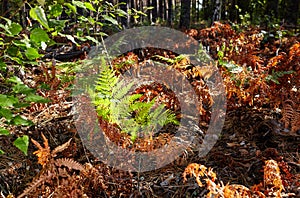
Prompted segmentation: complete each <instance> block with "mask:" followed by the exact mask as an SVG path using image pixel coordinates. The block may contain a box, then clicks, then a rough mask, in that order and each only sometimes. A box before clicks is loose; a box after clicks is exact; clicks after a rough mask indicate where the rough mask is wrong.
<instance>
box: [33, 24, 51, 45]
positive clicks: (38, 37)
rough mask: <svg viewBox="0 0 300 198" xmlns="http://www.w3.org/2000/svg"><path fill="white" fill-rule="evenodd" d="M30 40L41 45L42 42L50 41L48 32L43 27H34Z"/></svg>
mask: <svg viewBox="0 0 300 198" xmlns="http://www.w3.org/2000/svg"><path fill="white" fill-rule="evenodd" d="M30 40H31V41H32V42H35V43H37V44H38V45H39V46H41V42H45V43H47V42H48V41H50V38H49V36H48V34H47V33H46V32H45V31H44V30H43V29H41V28H34V29H33V30H31V32H30Z"/></svg>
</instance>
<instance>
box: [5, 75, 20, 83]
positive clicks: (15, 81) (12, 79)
mask: <svg viewBox="0 0 300 198" xmlns="http://www.w3.org/2000/svg"><path fill="white" fill-rule="evenodd" d="M8 82H11V83H16V84H23V82H22V80H21V79H20V78H18V77H17V76H12V77H10V78H9V79H8Z"/></svg>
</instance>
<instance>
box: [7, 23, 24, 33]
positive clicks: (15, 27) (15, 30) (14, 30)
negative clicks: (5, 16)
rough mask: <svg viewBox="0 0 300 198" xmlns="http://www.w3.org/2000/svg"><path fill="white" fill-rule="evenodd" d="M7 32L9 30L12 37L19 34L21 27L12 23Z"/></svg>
mask: <svg viewBox="0 0 300 198" xmlns="http://www.w3.org/2000/svg"><path fill="white" fill-rule="evenodd" d="M8 30H9V32H10V34H11V35H12V36H15V35H18V34H19V33H20V32H21V30H22V26H21V25H20V24H18V23H12V24H11V25H10V26H9V28H8Z"/></svg>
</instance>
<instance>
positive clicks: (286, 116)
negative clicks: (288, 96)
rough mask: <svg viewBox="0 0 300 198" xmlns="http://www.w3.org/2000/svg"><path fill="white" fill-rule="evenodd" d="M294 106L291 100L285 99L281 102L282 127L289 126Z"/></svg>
mask: <svg viewBox="0 0 300 198" xmlns="http://www.w3.org/2000/svg"><path fill="white" fill-rule="evenodd" d="M294 106H295V103H294V102H293V101H292V100H286V101H284V103H283V110H282V119H281V120H282V121H283V123H284V128H286V129H287V128H289V127H290V125H291V122H292V119H293V117H294Z"/></svg>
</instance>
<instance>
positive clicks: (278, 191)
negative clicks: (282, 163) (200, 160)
mask: <svg viewBox="0 0 300 198" xmlns="http://www.w3.org/2000/svg"><path fill="white" fill-rule="evenodd" d="M188 175H190V176H194V177H195V178H196V181H197V183H198V185H199V186H200V187H203V186H204V185H203V184H202V182H201V181H200V179H201V178H203V177H204V179H203V180H204V181H205V183H206V188H207V189H208V190H209V192H208V194H207V195H206V197H207V198H208V197H216V198H237V197H238V198H239V197H240V198H266V197H276V198H279V197H282V191H283V190H284V187H283V183H282V180H281V177H280V169H279V166H278V164H277V162H276V161H274V160H267V161H266V162H265V167H264V182H263V184H262V183H261V184H260V185H256V186H255V187H253V188H252V190H250V189H249V188H247V187H245V186H243V185H239V184H231V185H229V184H227V185H224V184H223V183H222V181H221V182H219V183H216V182H215V180H216V174H215V173H214V172H212V169H211V168H206V167H205V166H204V165H200V164H196V163H193V164H189V165H188V166H187V167H186V169H185V171H184V173H183V179H184V182H186V181H187V178H186V177H187V176H188ZM261 191H263V193H262V192H261Z"/></svg>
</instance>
